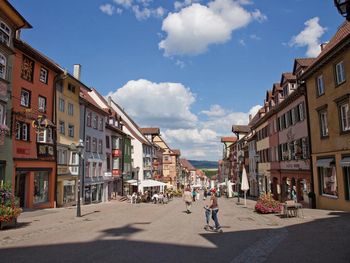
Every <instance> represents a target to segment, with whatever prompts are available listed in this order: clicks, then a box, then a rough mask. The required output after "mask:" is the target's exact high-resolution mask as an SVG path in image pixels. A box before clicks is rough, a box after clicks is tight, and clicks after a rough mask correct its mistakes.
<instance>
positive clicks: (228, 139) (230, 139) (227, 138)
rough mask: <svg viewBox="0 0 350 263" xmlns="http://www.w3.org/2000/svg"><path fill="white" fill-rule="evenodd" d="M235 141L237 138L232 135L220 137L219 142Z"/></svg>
mask: <svg viewBox="0 0 350 263" xmlns="http://www.w3.org/2000/svg"><path fill="white" fill-rule="evenodd" d="M235 141H237V138H236V137H233V136H230V137H221V142H235Z"/></svg>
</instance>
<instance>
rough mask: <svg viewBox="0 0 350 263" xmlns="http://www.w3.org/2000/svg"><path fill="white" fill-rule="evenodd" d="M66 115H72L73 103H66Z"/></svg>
mask: <svg viewBox="0 0 350 263" xmlns="http://www.w3.org/2000/svg"><path fill="white" fill-rule="evenodd" d="M68 115H70V116H73V115H74V105H73V103H70V102H68Z"/></svg>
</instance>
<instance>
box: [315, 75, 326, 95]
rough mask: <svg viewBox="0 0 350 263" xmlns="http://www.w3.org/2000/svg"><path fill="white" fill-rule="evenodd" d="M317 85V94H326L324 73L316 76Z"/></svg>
mask: <svg viewBox="0 0 350 263" xmlns="http://www.w3.org/2000/svg"><path fill="white" fill-rule="evenodd" d="M316 85H317V96H321V95H323V94H324V81H323V75H320V76H318V77H317V78H316Z"/></svg>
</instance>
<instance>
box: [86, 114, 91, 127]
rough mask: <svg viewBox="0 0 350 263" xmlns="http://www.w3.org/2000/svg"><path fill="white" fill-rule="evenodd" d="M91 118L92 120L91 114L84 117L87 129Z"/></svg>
mask: <svg viewBox="0 0 350 263" xmlns="http://www.w3.org/2000/svg"><path fill="white" fill-rule="evenodd" d="M91 118H92V113H91V112H88V114H87V115H86V125H87V126H88V127H91Z"/></svg>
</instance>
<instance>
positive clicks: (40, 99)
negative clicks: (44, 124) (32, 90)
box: [38, 96, 46, 112]
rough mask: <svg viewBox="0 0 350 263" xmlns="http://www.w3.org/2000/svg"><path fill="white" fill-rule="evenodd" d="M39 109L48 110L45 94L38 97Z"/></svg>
mask: <svg viewBox="0 0 350 263" xmlns="http://www.w3.org/2000/svg"><path fill="white" fill-rule="evenodd" d="M38 110H39V111H41V112H46V98H45V97H43V96H39V97H38Z"/></svg>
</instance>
